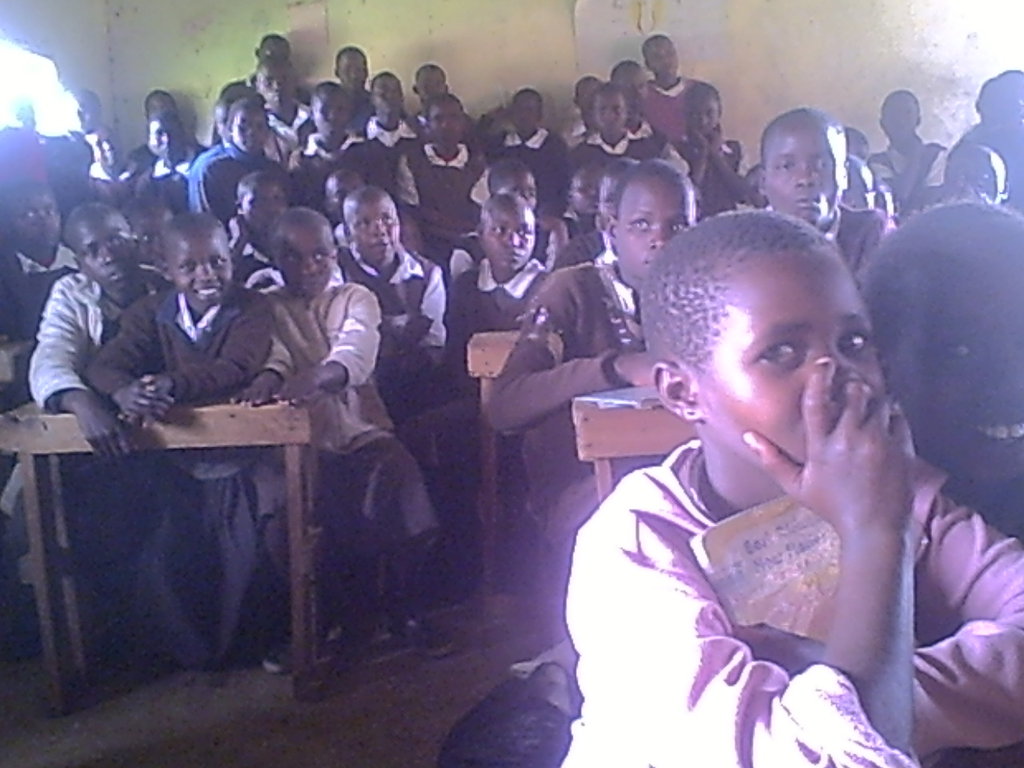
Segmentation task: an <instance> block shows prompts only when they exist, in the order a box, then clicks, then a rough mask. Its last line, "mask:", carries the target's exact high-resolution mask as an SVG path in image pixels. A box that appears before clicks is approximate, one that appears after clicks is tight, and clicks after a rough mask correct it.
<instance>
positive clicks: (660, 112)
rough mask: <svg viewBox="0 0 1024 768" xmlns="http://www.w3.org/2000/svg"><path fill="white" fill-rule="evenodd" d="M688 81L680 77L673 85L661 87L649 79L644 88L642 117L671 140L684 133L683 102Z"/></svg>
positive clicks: (681, 136)
mask: <svg viewBox="0 0 1024 768" xmlns="http://www.w3.org/2000/svg"><path fill="white" fill-rule="evenodd" d="M690 82H691V81H689V80H687V79H686V78H682V77H681V78H679V80H678V81H677V82H676V84H675V85H673V86H671V87H669V88H662V87H661V86H659V85H658V84H657V83H655V82H654V81H653V80H651V81H649V82H648V83H647V87H646V88H645V89H644V98H643V103H642V109H643V113H644V117H645V118H646V119H647V121H648V122H649V123H650V124H651V127H652V128H653V129H654V130H655V131H657V132H658V133H660V134H661V135H662V136H664V137H665V138H667V139H668V140H669V141H671V142H678V141H680V140H682V138H683V136H685V135H686V113H685V111H684V109H683V104H684V101H685V98H686V89H687V87H688V86H689V85H690Z"/></svg>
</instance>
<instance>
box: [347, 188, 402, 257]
mask: <svg viewBox="0 0 1024 768" xmlns="http://www.w3.org/2000/svg"><path fill="white" fill-rule="evenodd" d="M345 231H346V233H347V234H348V240H349V243H350V244H351V245H352V247H353V248H354V249H355V250H356V251H357V252H358V253H359V255H360V256H361V257H362V258H364V259H365V260H366V261H367V262H368V263H369V264H370V265H371V266H374V267H382V266H385V265H387V264H388V263H390V261H391V259H393V258H394V256H395V253H396V252H397V250H398V248H399V244H400V243H401V236H402V227H401V224H400V222H399V219H398V210H397V209H396V208H395V204H394V203H393V202H392V201H391V199H390V198H383V199H380V200H368V201H364V202H363V203H361V204H360V205H356V206H350V205H347V206H345Z"/></svg>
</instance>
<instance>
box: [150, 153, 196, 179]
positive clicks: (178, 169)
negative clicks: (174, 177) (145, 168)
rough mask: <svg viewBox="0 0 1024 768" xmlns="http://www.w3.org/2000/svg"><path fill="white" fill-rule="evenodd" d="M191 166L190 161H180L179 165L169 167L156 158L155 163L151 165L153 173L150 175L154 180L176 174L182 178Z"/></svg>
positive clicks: (162, 160)
mask: <svg viewBox="0 0 1024 768" xmlns="http://www.w3.org/2000/svg"><path fill="white" fill-rule="evenodd" d="M191 165H192V161H190V160H182V161H181V162H180V163H178V164H177V165H175V166H174V167H171V165H170V164H169V163H168V162H167V161H166V160H165V159H164V158H162V157H158V158H157V160H156V162H155V163H153V172H152V174H150V175H151V176H152V177H153V178H154V179H162V178H164V177H165V176H170V175H171V174H174V173H178V174H181V175H182V176H184V175H186V174H187V173H188V169H189V167H190V166H191Z"/></svg>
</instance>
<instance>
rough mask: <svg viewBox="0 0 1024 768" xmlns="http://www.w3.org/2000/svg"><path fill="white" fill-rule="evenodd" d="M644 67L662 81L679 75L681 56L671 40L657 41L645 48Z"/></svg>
mask: <svg viewBox="0 0 1024 768" xmlns="http://www.w3.org/2000/svg"><path fill="white" fill-rule="evenodd" d="M643 53H644V66H645V67H647V68H648V69H649V70H651V73H652V74H653V75H654V76H655V77H656V78H658V79H659V80H660V79H667V78H671V77H676V76H677V75H678V74H679V55H678V54H677V53H676V47H675V45H673V44H672V41H671V40H655V41H653V42H651V43H648V44H647V45H645V46H644V50H643Z"/></svg>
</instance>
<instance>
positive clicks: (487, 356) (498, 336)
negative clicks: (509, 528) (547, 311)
mask: <svg viewBox="0 0 1024 768" xmlns="http://www.w3.org/2000/svg"><path fill="white" fill-rule="evenodd" d="M518 338H519V331H488V332H485V333H477V334H474V335H473V337H472V338H471V339H470V340H469V346H468V348H467V350H466V361H467V362H466V366H467V369H468V371H469V375H470V376H471V377H472V378H474V379H477V380H478V381H479V382H480V454H481V456H480V475H481V477H480V498H479V499H478V502H477V504H478V506H477V509H478V514H479V515H480V527H481V534H482V537H483V542H482V548H483V567H484V588H485V589H486V590H492V589H493V588H494V586H495V585H494V569H495V557H496V548H497V531H498V518H499V509H500V504H499V501H498V435H497V433H496V432H495V431H494V428H493V427H492V426H491V424H490V422H489V421H488V420H487V417H486V415H485V414H484V409H485V407H486V405H487V402H488V401H489V400H490V399H491V392H492V390H493V388H494V380H495V379H496V378H498V374H500V373H501V371H502V369H503V368H504V367H505V361H506V360H508V356H509V354H510V353H511V352H512V348H513V347H514V346H515V345H516V340H517V339H518ZM548 347H549V349H550V350H551V353H552V354H553V355H554V357H555V360H556V361H559V360H561V359H562V339H561V337H559V336H557V335H555V334H551V336H549V337H548Z"/></svg>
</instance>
